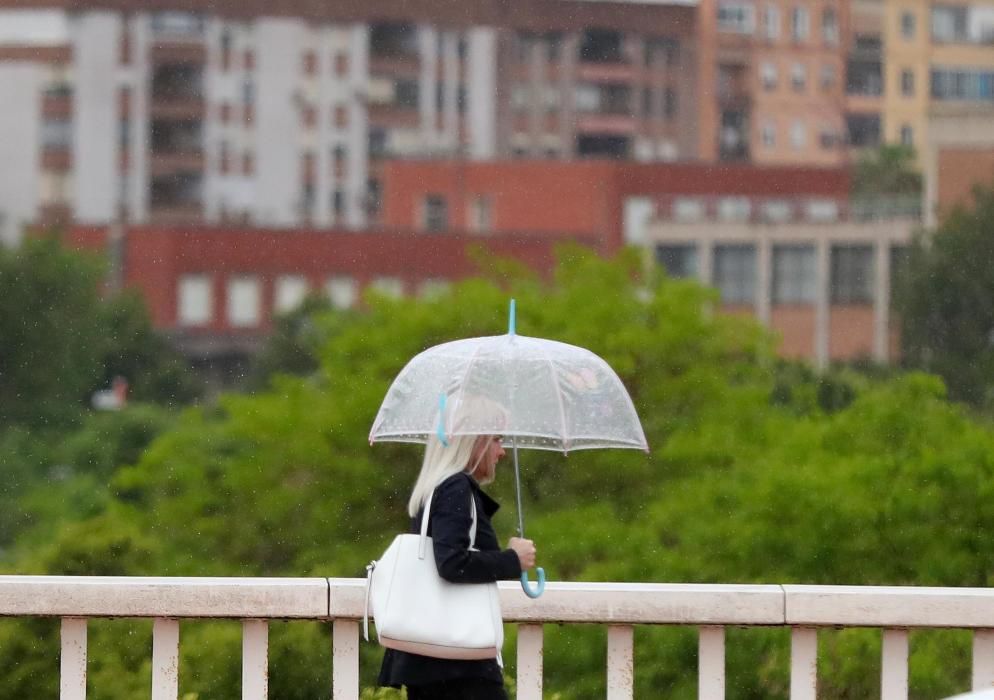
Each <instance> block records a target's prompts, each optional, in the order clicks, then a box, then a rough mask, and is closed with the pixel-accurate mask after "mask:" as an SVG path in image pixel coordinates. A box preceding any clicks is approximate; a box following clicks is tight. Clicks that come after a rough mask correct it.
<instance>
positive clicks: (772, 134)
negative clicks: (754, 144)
mask: <svg viewBox="0 0 994 700" xmlns="http://www.w3.org/2000/svg"><path fill="white" fill-rule="evenodd" d="M759 134H760V138H761V139H762V141H763V145H764V146H766V147H767V148H773V147H774V146H776V145H777V125H776V123H775V122H773V121H772V120H767V121H764V122H763V126H762V127H761V128H760V132H759Z"/></svg>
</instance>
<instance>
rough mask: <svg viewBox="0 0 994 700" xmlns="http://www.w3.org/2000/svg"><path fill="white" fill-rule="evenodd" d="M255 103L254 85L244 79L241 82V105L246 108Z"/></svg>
mask: <svg viewBox="0 0 994 700" xmlns="http://www.w3.org/2000/svg"><path fill="white" fill-rule="evenodd" d="M254 102H255V83H253V82H252V81H251V80H249V79H246V80H245V81H244V82H242V104H243V105H245V106H246V107H250V106H252V104H253V103H254Z"/></svg>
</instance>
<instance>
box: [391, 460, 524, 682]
mask: <svg viewBox="0 0 994 700" xmlns="http://www.w3.org/2000/svg"><path fill="white" fill-rule="evenodd" d="M470 495H472V497H473V498H474V499H475V500H476V548H477V549H478V550H480V551H478V552H475V551H470V549H469V528H470V525H471V523H472V513H471V511H470V505H469V499H470ZM498 508H500V505H499V504H498V503H497V501H495V500H494V499H492V498H490V496H488V495H487V494H485V493H484V492H483V491H481V490H480V486H479V484H477V483H476V481H475V480H474V479H473V478H472V477H471V476H469V475H468V474H464V473H463V474H455V475H453V476H450V477H449V478H448V479H446V480H445V481H443V482H442V483H441V484H439V485H438V487H437V488H436V489H435V493H434V495H433V496H432V498H431V514H430V515H429V518H428V535H429V536H430V537H431V538H432V545H433V548H434V550H435V565H436V566H437V567H438V573H439V575H440V576H441V577H442V578H444V579H445V580H446V581H452V582H453V583H489V582H491V581H500V580H506V579H516V578H518V577H520V576H521V564H520V561H519V559H518V555H517V554H516V553H515V552H514V550H513V549H505V550H503V551H501V548H500V544H499V543H498V542H497V533H495V532H494V528H493V526H492V525H491V524H490V518H491V516H493V514H494V513H496V512H497V509H498ZM423 514H424V509H422V510H420V511H419V512H418V514H417V516H415V517H414V518H412V519H411V532H413V533H419V532H420V531H421V517H422V515H423ZM457 678H483V679H487V680H493V681H497V682H503V675H502V674H501V669H500V667H499V666H498V665H497V661H496V659H485V660H482V661H457V660H450V659H435V658H431V657H428V656H420V655H418V654H409V653H407V652H403V651H396V650H394V649H387V650H386V652H385V653H384V655H383V665H382V666H381V667H380V678H379V684H380V685H386V686H393V687H397V688H399V687H400V686H402V685H423V684H426V683H438V682H441V681H449V680H455V679H457Z"/></svg>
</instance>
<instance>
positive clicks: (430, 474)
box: [407, 435, 483, 518]
mask: <svg viewBox="0 0 994 700" xmlns="http://www.w3.org/2000/svg"><path fill="white" fill-rule="evenodd" d="M478 438H479V436H478V435H457V436H454V437H452V438H450V439H449V446H448V447H446V446H445V445H443V444H442V442H441V440H439V439H438V437H437V436H435V435H430V436H429V437H428V444H427V446H425V458H424V461H423V462H422V463H421V472H420V473H419V474H418V480H417V481H416V482H414V489H413V490H412V491H411V498H410V499H409V500H408V501H407V512H408V514H409V515H410V516H411V517H412V518H413V517H415V516H416V515H417V514H418V511H419V510H421V508H422V507H423V506H424V504H425V501H427V500H428V496H429V495H430V494H431V493H432V492H433V491H434V490H435V487H437V486H438V485H439V484H440V483H442V482H443V481H445V480H446V479H448V478H449V477H450V476H452V475H453V474H458V473H460V472H467V473H472V472H473V471H474V470H475V469H476V464H473V465H470V463H469V460H470V458H471V457H472V456H473V446H474V445H475V444H476V441H477V439H478ZM482 456H483V453H482V452H481V453H480V455H479V457H478V458H477V461H479V459H480V458H481V457H482Z"/></svg>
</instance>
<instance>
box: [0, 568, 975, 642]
mask: <svg viewBox="0 0 994 700" xmlns="http://www.w3.org/2000/svg"><path fill="white" fill-rule="evenodd" d="M365 586H366V581H365V579H360V578H331V579H326V578H223V577H219V578H206V577H205V578H192V577H191V578H183V577H116V576H0V616H55V617H172V618H264V619H265V618H276V619H279V618H305V619H327V618H345V619H358V618H361V617H362V615H363V612H364V605H365ZM499 589H500V595H501V605H502V608H503V612H504V620H505V621H506V622H509V623H515V622H537V623H542V622H548V623H559V622H564V623H583V622H586V623H597V624H608V625H610V624H676V625H792V626H802V627H807V626H811V627H819V626H849V627H957V628H990V629H994V589H986V588H934V587H933V588H930V587H912V586H810V585H776V584H774V585H736V584H666V583H585V582H576V583H570V582H555V581H553V582H550V583H548V584H547V585H546V589H545V594H544V595H543V596H542V597H541V598H539V599H537V600H531V599H529V598H527V597H525V595H524V594H523V593H522V592H521V588H520V586H519V585H518V584H517V583H516V582H511V581H507V582H501V583H500V585H499Z"/></svg>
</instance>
